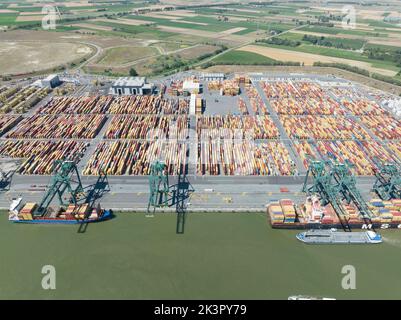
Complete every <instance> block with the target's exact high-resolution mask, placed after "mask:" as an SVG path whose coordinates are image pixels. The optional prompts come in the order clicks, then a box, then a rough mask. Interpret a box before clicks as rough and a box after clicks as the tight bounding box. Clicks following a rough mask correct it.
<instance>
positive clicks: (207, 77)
mask: <svg viewBox="0 0 401 320" xmlns="http://www.w3.org/2000/svg"><path fill="white" fill-rule="evenodd" d="M225 78H226V76H225V74H224V73H202V74H201V75H200V79H201V80H202V81H223V80H224V79H225Z"/></svg>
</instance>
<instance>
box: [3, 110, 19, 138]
mask: <svg viewBox="0 0 401 320" xmlns="http://www.w3.org/2000/svg"><path fill="white" fill-rule="evenodd" d="M21 120H22V116H16V115H2V116H0V136H2V135H3V134H5V133H6V132H7V131H9V130H10V129H12V128H13V127H14V126H15V125H16V124H17V123H18V122H20V121H21Z"/></svg>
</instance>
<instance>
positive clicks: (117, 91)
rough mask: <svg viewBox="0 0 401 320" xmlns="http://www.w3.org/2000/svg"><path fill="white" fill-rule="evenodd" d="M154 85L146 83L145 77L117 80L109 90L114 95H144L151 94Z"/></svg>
mask: <svg viewBox="0 0 401 320" xmlns="http://www.w3.org/2000/svg"><path fill="white" fill-rule="evenodd" d="M153 90H154V85H153V84H152V83H148V82H147V81H146V78H145V77H124V78H118V79H117V80H116V81H115V82H114V83H113V85H112V86H111V88H110V93H111V94H114V95H119V96H121V95H137V94H138V95H146V94H152V93H153Z"/></svg>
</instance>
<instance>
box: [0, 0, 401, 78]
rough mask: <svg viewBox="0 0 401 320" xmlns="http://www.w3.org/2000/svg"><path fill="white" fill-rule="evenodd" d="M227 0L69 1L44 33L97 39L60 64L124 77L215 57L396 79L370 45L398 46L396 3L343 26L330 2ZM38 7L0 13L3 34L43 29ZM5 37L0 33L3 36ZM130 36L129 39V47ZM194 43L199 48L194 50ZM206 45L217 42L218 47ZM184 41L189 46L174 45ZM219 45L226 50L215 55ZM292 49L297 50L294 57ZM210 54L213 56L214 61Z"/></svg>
mask: <svg viewBox="0 0 401 320" xmlns="http://www.w3.org/2000/svg"><path fill="white" fill-rule="evenodd" d="M229 2H230V3H225V4H224V5H221V6H220V5H219V4H218V3H216V4H214V5H213V6H208V5H207V4H203V2H202V3H201V4H199V3H197V5H196V6H194V4H192V3H179V1H178V2H176V3H175V2H174V1H169V2H168V4H167V3H166V2H162V3H161V4H160V5H155V4H153V3H152V2H147V1H135V2H130V3H124V4H121V3H120V2H118V3H114V4H113V2H110V3H108V4H106V3H88V2H82V3H81V2H80V1H77V2H75V3H74V5H73V6H71V5H70V4H69V3H68V2H66V3H64V4H63V3H60V4H59V6H58V7H57V8H58V10H59V11H60V13H61V16H60V19H59V20H58V21H57V28H56V30H49V31H47V32H48V33H55V32H54V31H56V33H59V37H71V38H75V39H76V40H75V41H71V42H75V43H76V42H78V41H79V40H78V38H80V39H81V40H83V41H79V42H81V44H82V43H87V44H88V45H89V44H90V43H95V44H96V45H97V47H96V49H97V50H94V51H93V52H92V54H93V55H95V56H96V58H94V59H92V60H91V62H90V63H84V64H76V63H74V64H73V65H71V66H68V65H67V66H66V64H65V63H64V68H65V67H68V68H72V69H74V68H77V67H79V68H81V70H83V71H84V72H88V73H95V74H106V75H118V76H121V75H127V74H128V72H129V70H130V69H131V68H135V70H136V71H137V72H138V73H139V74H140V75H158V74H167V73H171V72H173V71H180V70H184V69H188V68H191V67H192V68H194V67H195V68H196V67H200V66H210V65H213V64H219V65H222V64H230V65H233V64H236V63H238V64H247V65H252V64H256V65H262V64H264V65H269V64H277V65H282V64H287V65H291V64H293V65H297V64H299V63H300V64H301V65H302V63H305V64H306V65H312V64H313V63H314V62H323V63H334V62H335V63H340V64H345V65H349V66H357V67H358V68H361V69H365V70H367V71H368V72H369V73H371V74H378V75H379V76H380V75H381V76H384V78H380V79H381V80H383V79H384V80H385V81H388V82H391V79H394V80H396V79H398V78H400V76H399V75H397V74H398V73H399V72H400V70H401V67H400V66H399V62H397V61H395V60H394V59H390V58H388V57H387V56H388V54H387V56H386V55H380V56H377V54H372V52H371V51H367V50H368V49H369V48H372V46H375V47H377V48H379V49H376V50H380V51H383V52H385V53H389V52H390V51H389V50H390V49H389V47H395V48H398V47H399V46H400V45H401V40H400V34H401V28H400V27H399V26H398V25H397V23H395V22H392V21H390V20H389V21H387V20H386V21H385V19H389V18H390V17H393V16H396V15H397V9H396V8H392V7H391V6H390V7H386V10H383V8H382V7H381V6H380V5H376V7H375V6H373V7H372V8H365V7H363V6H361V7H359V6H358V7H357V18H358V19H357V23H356V25H355V28H342V25H341V7H340V6H337V5H334V4H333V5H330V6H329V7H320V6H319V5H318V4H317V3H315V2H313V1H311V4H310V5H308V4H307V3H303V2H302V3H301V2H300V3H286V2H285V3H278V2H277V3H276V2H273V3H264V2H261V3H258V4H256V3H241V4H238V3H235V1H229ZM112 4H113V5H112ZM168 5H170V6H169V7H167V6H168ZM40 13H41V7H40V5H37V4H30V3H27V2H25V1H23V0H20V1H19V2H17V4H16V5H13V6H11V7H4V9H3V11H2V12H0V26H2V28H6V30H7V32H8V33H14V32H17V30H18V29H19V28H22V27H23V28H24V29H27V30H31V32H32V33H33V34H35V33H36V32H38V31H39V30H40V25H41V21H40V20H38V19H39V18H40V17H41V16H40ZM390 13H391V14H390ZM22 20H25V21H22ZM15 29H17V30H15ZM3 36H4V35H0V39H1V37H3ZM100 37H102V38H106V39H113V42H114V43H113V46H107V45H104V44H100V45H99V41H98V39H97V38H100ZM276 38H278V39H285V40H290V41H295V42H299V45H296V46H286V45H283V44H281V45H277V44H275V41H276V40H274V39H276ZM150 41H151V42H152V43H149V42H150ZM127 42H131V43H130V44H129V45H128V46H127ZM197 45H198V47H197V48H198V49H199V54H196V49H195V48H196V47H195V46H197ZM250 45H258V46H268V47H269V48H274V49H277V50H282V51H280V52H278V51H277V50H272V49H271V50H270V51H269V50H267V49H264V50H263V49H261V48H256V47H254V46H252V47H250ZM208 46H215V47H216V50H213V48H212V47H208ZM126 47H130V48H126ZM186 47H187V48H188V47H194V49H193V50H192V51H191V50H190V49H188V51H182V52H176V51H179V50H181V49H185V48H186ZM91 48H92V49H94V48H93V47H91ZM134 48H135V49H134ZM208 48H209V49H208ZM219 48H222V50H223V51H226V50H227V51H228V52H227V53H226V54H220V52H217V51H219ZM251 48H252V50H251ZM289 51H294V52H295V53H294V57H292V53H291V52H289ZM21 52H22V53H21V54H23V52H24V51H21ZM245 52H246V53H245ZM252 53H253V54H252ZM213 55H217V57H216V59H215V60H213V59H212V56H213ZM53 56H54V57H55V60H57V62H55V64H56V66H57V65H58V66H60V65H61V64H62V63H61V61H64V60H65V59H63V56H62V54H61V53H58V52H55V54H54V55H53ZM204 62H206V63H204ZM67 64H68V63H67ZM50 68H54V66H53V65H52V66H50ZM27 69H28V70H27V72H29V71H31V72H33V71H35V72H37V70H36V69H35V70H33V69H34V68H30V69H29V68H27ZM6 71H7V72H3V70H1V65H0V73H2V74H3V73H6V74H9V73H10V74H13V73H14V70H9V69H6Z"/></svg>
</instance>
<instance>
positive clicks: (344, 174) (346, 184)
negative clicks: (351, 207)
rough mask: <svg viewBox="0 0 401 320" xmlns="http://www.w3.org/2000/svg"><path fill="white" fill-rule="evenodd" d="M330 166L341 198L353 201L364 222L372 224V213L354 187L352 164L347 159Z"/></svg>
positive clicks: (349, 201) (348, 201)
mask: <svg viewBox="0 0 401 320" xmlns="http://www.w3.org/2000/svg"><path fill="white" fill-rule="evenodd" d="M330 166H331V173H332V176H333V178H334V181H335V183H336V184H337V186H338V190H339V191H340V195H341V200H342V201H346V202H347V203H348V204H349V203H351V202H353V203H354V204H355V206H356V207H357V208H358V210H359V212H360V214H361V215H362V217H363V219H364V221H365V223H367V224H372V221H371V218H372V216H373V213H372V211H371V210H370V208H369V206H368V205H367V203H366V202H365V200H364V199H363V198H362V195H361V194H360V192H359V190H358V189H357V187H356V179H355V176H354V175H353V173H352V171H351V167H353V165H352V164H351V163H350V162H349V161H345V163H338V162H336V163H330Z"/></svg>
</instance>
